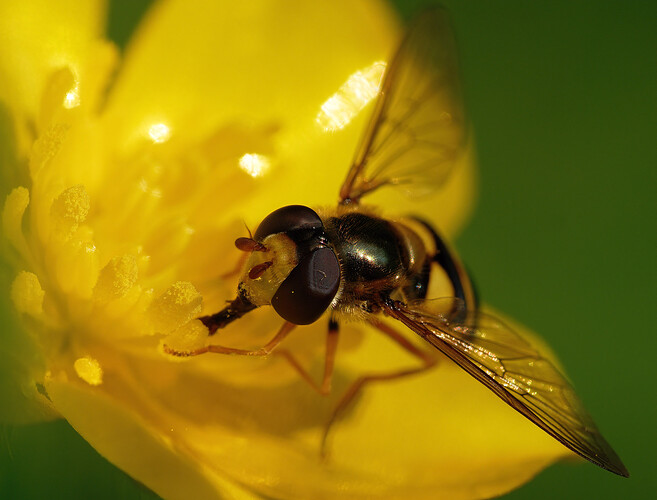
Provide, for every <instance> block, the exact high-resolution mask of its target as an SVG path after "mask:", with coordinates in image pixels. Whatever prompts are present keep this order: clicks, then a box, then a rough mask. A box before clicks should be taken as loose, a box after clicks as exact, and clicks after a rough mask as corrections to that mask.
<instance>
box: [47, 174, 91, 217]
mask: <svg viewBox="0 0 657 500" xmlns="http://www.w3.org/2000/svg"><path fill="white" fill-rule="evenodd" d="M51 212H52V213H53V214H54V215H55V216H56V217H60V218H61V219H63V220H65V221H67V222H70V223H73V224H79V223H81V222H84V221H85V220H86V218H87V215H88V214H89V195H88V194H87V190H86V189H85V187H84V186H83V185H82V184H78V185H77V186H72V187H70V188H68V189H66V190H64V191H63V192H62V193H61V194H60V195H59V196H58V197H57V198H56V199H55V201H54V202H53V204H52V207H51Z"/></svg>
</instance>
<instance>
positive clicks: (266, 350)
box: [164, 321, 297, 357]
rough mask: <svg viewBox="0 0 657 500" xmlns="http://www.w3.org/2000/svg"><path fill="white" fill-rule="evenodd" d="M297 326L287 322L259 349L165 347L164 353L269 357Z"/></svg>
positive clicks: (185, 355) (210, 346) (208, 346)
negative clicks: (182, 349)
mask: <svg viewBox="0 0 657 500" xmlns="http://www.w3.org/2000/svg"><path fill="white" fill-rule="evenodd" d="M295 326H297V325H295V324H294V323H290V322H289V321H286V322H285V323H283V326H281V328H280V329H279V330H278V333H276V335H274V337H273V338H272V339H271V340H270V341H269V342H267V343H266V344H265V345H264V346H262V347H260V348H258V349H237V348H235V347H225V346H222V345H216V344H210V345H207V346H205V347H201V348H200V349H196V350H194V351H177V350H175V349H171V348H170V347H168V346H166V345H165V346H164V352H166V353H167V354H172V355H174V356H180V357H188V356H198V355H199V354H205V353H206V352H212V353H215V354H236V355H239V356H267V355H269V354H270V353H271V352H272V351H273V350H274V349H276V347H277V346H278V344H280V343H281V342H282V341H283V339H284V338H285V337H287V336H288V335H289V333H290V332H291V331H292V330H293V329H294V327H295Z"/></svg>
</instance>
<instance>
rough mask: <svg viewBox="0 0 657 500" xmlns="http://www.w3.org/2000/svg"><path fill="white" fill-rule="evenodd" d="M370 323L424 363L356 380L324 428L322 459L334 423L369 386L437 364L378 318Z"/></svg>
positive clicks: (428, 355)
mask: <svg viewBox="0 0 657 500" xmlns="http://www.w3.org/2000/svg"><path fill="white" fill-rule="evenodd" d="M368 321H369V323H370V324H371V325H372V326H374V327H376V328H377V329H378V330H380V331H381V332H382V333H384V334H385V335H387V336H388V337H389V338H390V339H392V340H394V341H395V342H396V343H397V344H398V345H399V346H400V347H402V348H403V349H404V350H406V351H408V352H409V353H410V354H412V355H413V356H415V357H416V358H418V359H419V360H420V361H421V362H422V365H421V366H418V367H416V368H406V369H402V370H396V371H393V372H389V373H376V374H371V375H363V376H361V377H359V378H358V379H356V380H355V381H354V382H353V383H352V384H351V385H350V386H349V388H348V389H347V390H346V391H345V393H344V394H343V395H342V397H341V398H340V401H338V404H337V405H336V406H335V408H334V409H333V412H332V413H331V416H330V417H329V420H328V422H327V423H326V426H325V427H324V433H323V435H322V443H321V448H320V453H321V456H322V457H326V455H327V442H328V437H329V433H330V431H331V427H332V426H333V423H334V422H335V421H336V419H337V417H338V416H339V415H340V413H342V412H343V411H344V410H345V409H346V408H347V407H348V406H349V404H350V403H351V402H352V401H353V399H354V398H355V397H356V395H357V394H358V393H359V392H360V391H361V390H362V389H363V388H364V387H365V386H366V385H367V384H369V383H371V382H377V381H386V380H396V379H400V378H403V377H407V376H409V375H415V374H418V373H421V372H424V371H426V370H429V369H430V368H432V367H433V366H435V364H436V359H435V358H434V357H432V355H431V354H429V353H428V352H426V351H424V350H422V349H420V348H419V347H417V346H416V345H415V344H413V343H412V342H410V341H409V340H408V339H407V338H406V337H404V336H403V335H402V334H400V333H399V332H398V331H397V330H395V329H394V328H392V327H391V326H389V325H387V324H386V323H383V322H382V321H380V320H378V319H376V318H370V319H369V320H368Z"/></svg>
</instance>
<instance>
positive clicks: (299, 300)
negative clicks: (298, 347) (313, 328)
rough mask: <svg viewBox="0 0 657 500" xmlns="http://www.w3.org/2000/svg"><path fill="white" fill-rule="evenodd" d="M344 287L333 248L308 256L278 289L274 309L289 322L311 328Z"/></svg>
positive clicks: (319, 250) (274, 299)
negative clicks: (341, 287) (310, 325)
mask: <svg viewBox="0 0 657 500" xmlns="http://www.w3.org/2000/svg"><path fill="white" fill-rule="evenodd" d="M339 287H340V264H339V262H338V258H337V257H336V256H335V253H334V252H333V250H331V249H330V248H326V247H324V248H319V249H317V250H315V251H313V252H312V253H310V254H308V255H306V256H305V257H304V258H303V259H301V261H299V264H297V266H296V267H295V268H294V269H293V270H292V272H291V273H290V274H289V275H288V277H287V278H285V281H283V283H281V286H279V287H278V290H276V293H275V294H274V297H273V298H272V300H271V305H272V306H274V309H275V310H276V312H277V313H278V314H279V315H280V316H281V317H282V318H283V319H285V320H286V321H289V322H290V323H294V324H295V325H309V324H310V323H314V322H315V321H317V320H318V319H319V317H320V316H321V315H322V314H323V313H324V311H326V309H328V307H329V306H330V305H331V301H332V300H333V297H335V294H336V293H337V292H338V288H339Z"/></svg>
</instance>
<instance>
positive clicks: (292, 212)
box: [253, 205, 323, 241]
mask: <svg viewBox="0 0 657 500" xmlns="http://www.w3.org/2000/svg"><path fill="white" fill-rule="evenodd" d="M318 228H323V225H322V220H321V219H320V218H319V215H317V214H316V213H315V211H314V210H312V209H310V208H308V207H305V206H303V205H288V206H287V207H283V208H279V209H278V210H274V211H273V212H272V213H270V214H269V215H268V216H267V217H265V218H264V220H263V221H262V222H261V223H260V225H259V226H258V229H256V232H255V235H254V236H253V238H254V239H255V240H256V241H262V240H263V239H265V238H266V237H267V236H269V235H270V234H277V233H287V232H290V231H296V230H299V229H309V230H313V229H318Z"/></svg>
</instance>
